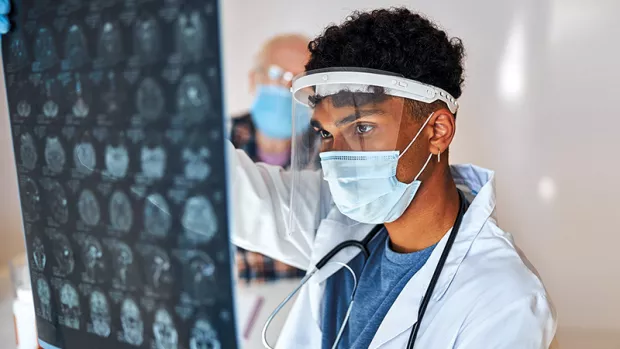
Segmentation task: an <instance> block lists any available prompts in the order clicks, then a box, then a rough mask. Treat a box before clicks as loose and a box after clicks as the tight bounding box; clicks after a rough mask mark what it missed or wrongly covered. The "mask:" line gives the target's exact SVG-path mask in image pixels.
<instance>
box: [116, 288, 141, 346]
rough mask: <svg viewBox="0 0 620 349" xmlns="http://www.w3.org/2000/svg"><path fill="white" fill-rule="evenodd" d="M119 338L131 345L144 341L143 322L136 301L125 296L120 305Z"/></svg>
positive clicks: (138, 344)
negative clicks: (121, 330)
mask: <svg viewBox="0 0 620 349" xmlns="http://www.w3.org/2000/svg"><path fill="white" fill-rule="evenodd" d="M121 326H122V328H123V333H122V336H121V340H122V341H123V342H125V343H127V344H130V345H133V346H140V345H142V342H143V341H144V322H143V321H142V314H141V311H140V308H138V305H137V304H136V302H135V301H134V300H133V299H131V298H127V299H125V300H124V301H123V303H122V305H121Z"/></svg>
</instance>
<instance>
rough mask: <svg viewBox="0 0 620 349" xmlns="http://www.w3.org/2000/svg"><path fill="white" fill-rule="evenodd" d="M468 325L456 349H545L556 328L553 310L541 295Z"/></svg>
mask: <svg viewBox="0 0 620 349" xmlns="http://www.w3.org/2000/svg"><path fill="white" fill-rule="evenodd" d="M481 302H484V300H481ZM468 322H469V323H470V324H469V325H468V326H466V327H465V328H464V329H463V331H462V332H461V333H459V336H458V340H457V341H456V343H455V345H454V348H455V349H479V348H485V349H516V348H519V349H548V348H549V346H550V345H551V342H552V340H553V338H554V336H555V331H556V326H557V323H556V315H555V312H554V310H553V307H552V305H551V303H550V302H549V301H548V300H547V297H545V296H544V295H533V296H531V297H527V298H524V299H521V300H519V301H516V302H514V303H513V304H510V305H508V306H506V307H504V308H503V309H501V310H500V311H497V312H495V313H494V314H492V315H490V314H488V313H487V314H485V316H484V317H481V316H476V315H474V316H473V318H472V319H470V320H469V321H468Z"/></svg>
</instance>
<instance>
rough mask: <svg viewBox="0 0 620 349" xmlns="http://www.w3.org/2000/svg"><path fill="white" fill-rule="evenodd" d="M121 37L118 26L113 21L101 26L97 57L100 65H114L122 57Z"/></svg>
mask: <svg viewBox="0 0 620 349" xmlns="http://www.w3.org/2000/svg"><path fill="white" fill-rule="evenodd" d="M122 40H123V36H122V35H121V27H120V24H119V23H117V22H115V21H106V22H105V23H103V24H102V25H101V33H100V35H99V43H98V49H97V55H98V58H99V60H100V61H101V64H103V65H107V66H110V65H114V64H116V63H118V62H119V61H121V60H122V59H123V58H124V57H123V54H124V53H123V42H122Z"/></svg>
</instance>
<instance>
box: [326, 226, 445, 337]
mask: <svg viewBox="0 0 620 349" xmlns="http://www.w3.org/2000/svg"><path fill="white" fill-rule="evenodd" d="M389 241H390V239H389V238H388V235H387V232H386V230H385V229H383V230H382V231H381V232H380V233H379V234H378V235H377V236H376V237H375V238H374V239H373V240H372V241H371V242H370V244H369V246H368V247H369V250H370V257H369V259H368V261H367V262H366V263H364V256H363V255H362V254H359V255H358V256H356V257H355V258H353V259H352V260H351V261H350V262H349V263H348V265H349V266H350V267H351V269H353V271H354V272H355V275H356V276H357V279H358V287H357V292H356V294H355V297H354V299H355V303H354V304H353V308H352V309H351V315H350V317H349V322H348V324H347V326H346V327H345V329H344V332H343V334H342V338H341V339H340V343H339V344H338V348H347V349H348V348H360V349H361V348H364V349H366V348H368V347H369V346H370V342H371V341H372V339H373V337H374V336H375V333H376V332H377V330H378V329H379V325H380V324H381V322H382V321H383V318H384V317H385V315H386V314H387V312H388V310H390V307H391V306H392V304H393V303H394V301H395V300H396V298H397V297H398V295H399V294H400V292H401V291H402V289H403V288H404V287H405V285H406V284H407V282H408V281H409V280H410V279H411V278H412V277H413V275H415V273H417V272H418V270H420V268H422V266H423V265H424V263H426V261H427V260H428V257H429V256H430V255H431V253H432V252H433V249H434V248H435V245H433V246H431V247H428V248H426V249H424V250H421V251H417V252H413V253H397V252H394V251H393V250H392V249H391V247H390V243H389ZM364 265H365V267H364ZM360 274H361V275H360ZM352 291H353V276H352V275H351V273H350V272H349V271H347V270H346V269H345V268H342V269H341V270H339V271H338V272H336V273H335V274H334V275H332V276H330V277H329V278H328V279H327V283H326V287H325V295H324V297H323V304H322V310H323V321H322V324H321V327H322V331H323V340H322V342H323V344H322V347H323V349H330V348H331V347H332V345H333V343H334V341H335V340H336V336H337V335H338V331H339V330H340V326H341V325H342V322H343V321H344V317H345V315H346V313H347V308H348V307H349V302H350V300H351V292H352ZM416 316H417V314H415V313H414V312H412V313H411V318H410V319H403V321H411V324H412V325H413V323H414V322H415V319H416Z"/></svg>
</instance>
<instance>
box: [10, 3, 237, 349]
mask: <svg viewBox="0 0 620 349" xmlns="http://www.w3.org/2000/svg"><path fill="white" fill-rule="evenodd" d="M218 11H219V9H218V3H217V0H125V1H120V0H22V1H14V2H13V13H12V15H11V16H12V17H11V20H12V22H13V29H12V31H11V32H10V33H9V34H8V35H7V36H6V37H4V38H3V40H2V45H3V47H2V49H3V57H4V68H5V80H6V86H7V93H8V103H9V112H10V120H11V130H12V135H13V143H14V150H15V160H16V166H17V172H18V179H19V191H20V197H21V206H22V212H23V222H24V230H25V234H26V242H27V250H28V255H29V263H30V269H31V277H32V285H33V294H34V299H35V312H36V317H37V326H38V330H39V338H40V339H41V340H42V341H43V342H45V343H47V344H50V345H52V346H54V347H58V348H67V349H73V348H80V349H82V348H93V349H94V348H103V347H105V348H148V349H205V348H209V349H220V348H226V349H229V348H236V347H237V343H236V336H235V333H236V332H235V322H234V312H233V300H232V294H233V292H232V287H233V286H232V277H231V273H232V271H231V258H230V246H229V237H228V225H227V218H226V217H227V210H226V205H227V202H226V201H227V193H226V177H225V166H224V164H225V159H224V134H223V132H224V131H223V130H224V127H223V124H224V120H223V110H222V109H223V107H222V92H221V68H220V47H219V45H220V42H219V30H220V29H219V13H218Z"/></svg>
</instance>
